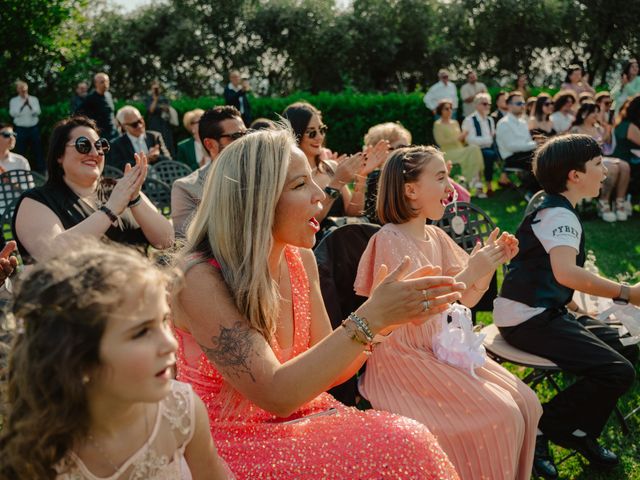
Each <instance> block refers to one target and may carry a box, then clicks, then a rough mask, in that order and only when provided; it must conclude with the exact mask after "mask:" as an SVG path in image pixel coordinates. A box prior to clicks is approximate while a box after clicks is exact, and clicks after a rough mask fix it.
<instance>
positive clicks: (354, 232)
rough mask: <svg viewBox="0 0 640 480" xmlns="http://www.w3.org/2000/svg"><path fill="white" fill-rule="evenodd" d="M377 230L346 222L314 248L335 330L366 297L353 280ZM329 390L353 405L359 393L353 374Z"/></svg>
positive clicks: (363, 224) (373, 227)
mask: <svg viewBox="0 0 640 480" xmlns="http://www.w3.org/2000/svg"><path fill="white" fill-rule="evenodd" d="M379 229H380V226H379V225H374V224H372V223H353V224H347V225H344V226H342V227H338V228H336V229H335V230H332V231H330V232H329V233H328V234H327V235H326V236H325V237H324V238H323V239H322V240H321V241H320V243H319V244H318V245H317V246H316V247H315V249H314V254H315V256H316V262H317V263H318V272H319V274H320V289H321V291H322V298H323V300H324V305H325V308H326V309H327V313H328V314H329V319H330V320H331V326H332V327H333V328H334V329H336V328H338V327H339V326H340V325H341V324H342V321H343V320H344V319H345V318H347V316H348V315H349V314H350V313H351V312H353V311H354V310H356V309H357V308H358V307H359V306H360V305H362V304H363V303H364V301H365V300H366V298H365V297H361V296H359V295H356V293H355V292H354V290H353V283H354V282H355V279H356V274H357V273H358V264H359V263H360V257H361V256H362V253H363V252H364V250H365V249H366V248H367V244H368V243H369V239H370V238H371V237H372V236H373V234H374V233H376V232H377V231H378V230H379ZM363 368H364V367H363ZM329 393H331V394H332V395H333V396H334V397H335V398H337V399H338V400H340V401H341V402H342V403H344V404H346V405H352V406H355V405H356V404H357V403H358V396H359V394H358V382H357V378H356V376H353V377H352V378H351V379H349V380H347V381H346V382H344V383H343V384H341V385H338V386H337V387H334V388H332V389H331V390H330V391H329Z"/></svg>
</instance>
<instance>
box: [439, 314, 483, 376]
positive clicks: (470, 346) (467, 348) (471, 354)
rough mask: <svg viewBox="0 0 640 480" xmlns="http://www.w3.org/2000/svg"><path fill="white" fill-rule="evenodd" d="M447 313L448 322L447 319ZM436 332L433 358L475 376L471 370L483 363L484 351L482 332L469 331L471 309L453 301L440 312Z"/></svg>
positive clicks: (471, 327) (471, 329)
mask: <svg viewBox="0 0 640 480" xmlns="http://www.w3.org/2000/svg"><path fill="white" fill-rule="evenodd" d="M448 316H451V322H450V323H449V322H448V321H447V318H448ZM440 327H441V328H440V332H438V334H437V335H436V336H435V337H434V339H433V352H434V353H435V355H436V357H437V358H438V359H439V360H440V361H442V362H445V363H447V364H449V365H452V366H454V367H457V368H459V369H461V370H464V371H466V372H469V374H470V375H471V376H472V377H474V378H478V376H477V375H476V372H475V369H476V368H480V367H482V366H483V365H484V363H485V361H486V359H487V352H486V350H485V348H484V345H483V344H482V341H483V340H484V337H485V334H483V333H477V332H474V331H473V324H472V323H471V310H469V309H468V308H467V307H465V306H464V305H460V304H458V303H454V304H452V305H451V307H449V309H448V310H447V311H445V312H443V313H441V314H440Z"/></svg>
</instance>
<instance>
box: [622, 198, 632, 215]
mask: <svg viewBox="0 0 640 480" xmlns="http://www.w3.org/2000/svg"><path fill="white" fill-rule="evenodd" d="M624 212H625V213H626V214H627V217H630V216H631V214H632V213H633V205H631V200H629V199H627V200H625V201H624Z"/></svg>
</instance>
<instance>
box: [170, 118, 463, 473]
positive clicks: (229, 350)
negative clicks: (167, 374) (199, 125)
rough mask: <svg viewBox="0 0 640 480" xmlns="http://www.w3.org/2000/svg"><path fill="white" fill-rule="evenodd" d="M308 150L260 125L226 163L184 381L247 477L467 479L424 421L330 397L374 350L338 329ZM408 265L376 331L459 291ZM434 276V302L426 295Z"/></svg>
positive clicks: (181, 331) (194, 300)
mask: <svg viewBox="0 0 640 480" xmlns="http://www.w3.org/2000/svg"><path fill="white" fill-rule="evenodd" d="M295 145H296V144H295V140H294V138H293V136H292V135H291V133H290V132H289V131H287V130H277V131H261V132H256V133H251V134H249V135H247V136H245V137H243V138H242V139H239V140H237V141H235V142H234V143H232V144H231V145H229V146H227V147H226V148H225V149H224V151H223V152H222V154H221V155H220V156H219V157H218V158H217V160H216V164H215V165H214V168H213V170H212V172H211V175H210V176H209V178H208V180H207V184H206V185H205V194H204V197H203V200H202V203H201V205H200V207H199V209H198V211H197V213H196V216H195V218H194V220H193V222H192V224H191V226H190V228H189V230H188V234H187V239H188V242H189V247H188V249H187V252H186V254H185V258H184V269H185V284H184V288H183V289H182V290H181V291H180V292H179V293H177V294H176V295H175V297H174V298H173V300H172V308H173V310H172V313H173V318H174V323H175V330H176V334H177V337H178V341H179V344H180V346H179V350H178V379H180V380H182V381H185V382H188V383H190V384H191V385H192V386H193V389H194V390H195V391H196V393H197V394H198V395H199V396H200V397H201V398H202V400H203V401H204V403H205V405H206V406H207V409H208V411H209V418H210V420H211V433H212V435H213V437H214V439H215V441H216V444H217V446H218V448H219V451H220V454H221V456H222V457H223V458H224V459H225V460H226V461H227V462H228V464H229V466H230V468H231V470H232V472H233V473H234V474H235V475H236V477H237V478H238V479H261V480H264V479H280V480H282V479H284V480H287V479H316V478H317V479H452V478H458V476H457V474H456V472H455V469H454V468H453V467H452V465H451V463H450V462H449V460H448V458H447V456H446V455H445V454H444V453H443V452H442V450H441V449H440V446H439V445H438V443H437V441H436V440H435V439H434V437H433V435H431V433H430V432H429V430H428V429H427V428H426V427H425V426H424V425H422V424H420V423H419V422H416V421H415V420H411V419H408V418H405V417H401V416H397V415H394V414H390V413H387V412H376V411H368V412H362V411H359V410H356V409H354V408H349V407H346V406H344V405H342V404H340V403H339V402H337V401H336V400H335V399H334V398H333V397H331V396H330V395H329V394H327V393H323V392H325V391H326V390H327V389H328V388H330V387H331V386H332V385H335V384H338V383H340V382H341V381H344V380H346V379H348V378H350V377H351V376H352V375H353V374H354V372H356V371H357V370H358V369H359V368H360V366H361V365H362V363H363V362H364V360H365V358H366V355H365V354H364V353H363V351H364V350H365V349H366V348H368V346H366V345H363V344H362V343H360V342H359V341H357V339H356V337H355V335H352V334H351V333H349V332H350V330H348V328H347V327H339V328H338V329H336V330H335V331H332V330H331V326H330V323H329V320H328V317H327V314H326V311H325V310H324V306H323V303H322V298H321V294H320V287H319V279H318V272H317V267H316V263H315V259H314V257H313V253H312V252H311V250H309V249H310V248H311V247H312V246H313V243H314V237H315V233H316V231H317V230H318V222H317V221H316V220H315V215H317V214H318V213H319V212H320V211H321V210H322V205H321V202H322V201H323V199H324V193H323V191H322V190H321V189H320V188H319V187H318V186H317V185H316V184H315V183H314V181H313V177H312V173H311V170H310V167H309V164H308V162H307V160H306V157H305V156H304V154H303V153H302V151H301V150H299V149H298V148H297V147H296V146H295ZM407 265H408V262H405V264H404V265H403V266H402V267H401V268H399V269H398V270H396V271H394V272H392V273H390V274H389V275H388V276H386V278H385V279H384V280H383V281H382V282H381V283H380V285H379V286H378V287H377V288H376V290H375V292H374V293H373V294H372V296H371V298H370V299H369V300H368V301H367V302H366V303H365V304H364V305H363V306H362V307H361V308H359V309H358V310H357V312H356V314H357V315H358V316H359V317H361V318H364V319H365V321H366V322H367V323H368V325H369V326H370V328H371V330H372V331H373V332H374V333H375V332H379V331H381V330H382V329H384V328H386V327H387V326H389V325H393V324H395V323H397V321H398V320H400V319H402V320H400V321H408V320H409V319H411V318H413V319H424V318H427V316H429V315H430V314H431V313H433V312H436V311H440V310H442V309H443V308H445V307H446V304H447V303H448V302H451V301H453V300H454V299H455V298H458V297H459V293H458V292H457V290H458V289H459V288H461V286H459V285H457V284H456V283H455V282H454V281H453V279H451V278H444V277H427V276H425V275H426V274H427V273H430V272H432V271H433V269H422V270H421V271H419V272H415V273H414V274H412V275H411V276H409V275H407V274H408V269H407ZM384 272H385V269H383V272H382V273H383V274H384ZM382 277H384V275H381V277H380V278H382ZM410 277H411V278H410ZM435 285H444V287H443V288H442V289H438V291H437V292H434V294H435V293H438V294H439V296H438V297H437V298H436V299H435V300H434V303H433V304H432V305H431V306H432V309H430V310H429V311H424V306H423V294H422V291H423V290H427V291H432V290H431V287H433V286H435ZM398 298H400V299H401V300H402V303H401V304H398V303H397V302H396V300H397V299H398ZM347 324H348V322H347ZM351 332H352V333H353V331H351Z"/></svg>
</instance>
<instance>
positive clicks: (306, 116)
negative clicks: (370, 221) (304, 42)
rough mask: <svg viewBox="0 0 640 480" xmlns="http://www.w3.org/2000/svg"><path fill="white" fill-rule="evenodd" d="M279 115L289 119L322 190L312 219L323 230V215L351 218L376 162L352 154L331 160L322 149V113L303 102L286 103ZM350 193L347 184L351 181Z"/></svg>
mask: <svg viewBox="0 0 640 480" xmlns="http://www.w3.org/2000/svg"><path fill="white" fill-rule="evenodd" d="M282 116H283V117H284V118H286V119H287V120H289V123H291V128H292V129H293V132H294V134H295V136H296V140H297V143H298V147H300V150H302V151H303V152H304V154H305V156H306V157H307V160H308V161H309V165H310V166H311V170H312V172H313V175H314V178H313V179H314V181H315V182H316V183H317V184H318V185H319V186H320V187H321V188H322V189H323V190H324V192H325V194H326V195H325V198H324V199H323V200H322V204H323V209H322V212H321V213H320V214H319V215H316V219H317V220H318V221H320V222H321V225H320V229H321V231H323V230H324V229H325V228H326V227H328V226H329V222H326V221H325V222H323V220H324V219H325V218H326V217H345V216H349V217H355V216H361V215H362V214H363V212H364V202H365V190H366V181H367V175H369V174H370V173H371V172H372V171H374V170H375V169H376V168H378V166H379V163H380V161H384V157H377V158H378V159H379V160H380V161H373V158H372V161H371V162H367V161H366V156H365V155H363V154H361V153H357V154H355V155H351V156H347V155H342V156H341V157H338V158H335V159H332V158H329V155H327V151H326V149H325V148H324V140H325V136H326V134H327V131H328V127H327V126H326V125H324V124H323V123H322V113H321V112H320V110H318V109H317V108H315V107H314V106H313V105H311V104H310V103H307V102H296V103H294V104H291V105H289V106H288V107H287V108H286V109H285V111H284V112H283V114H282ZM354 179H355V185H354V189H353V192H352V191H351V190H350V189H349V187H347V185H348V184H349V183H351V182H352V181H354Z"/></svg>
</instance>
